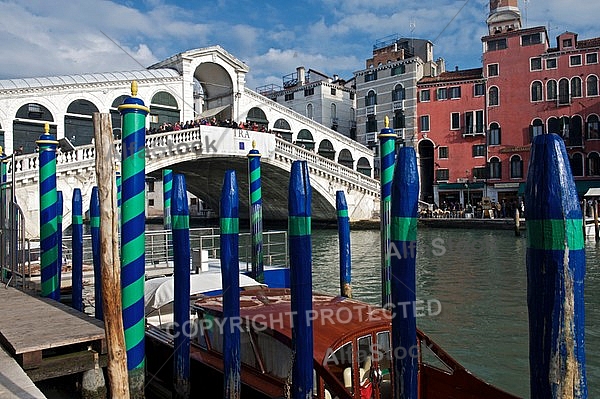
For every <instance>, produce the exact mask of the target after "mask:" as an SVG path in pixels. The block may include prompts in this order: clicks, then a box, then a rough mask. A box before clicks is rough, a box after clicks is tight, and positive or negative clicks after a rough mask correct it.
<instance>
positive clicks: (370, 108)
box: [366, 105, 377, 116]
mask: <svg viewBox="0 0 600 399" xmlns="http://www.w3.org/2000/svg"><path fill="white" fill-rule="evenodd" d="M366 114H367V116H369V115H375V114H377V105H367V113H366Z"/></svg>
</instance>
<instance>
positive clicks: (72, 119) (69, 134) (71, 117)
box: [65, 99, 98, 146]
mask: <svg viewBox="0 0 600 399" xmlns="http://www.w3.org/2000/svg"><path fill="white" fill-rule="evenodd" d="M94 112H98V107H96V106H95V105H94V104H93V103H91V102H90V101H88V100H83V99H81V100H75V101H73V102H72V103H71V104H69V106H68V107H67V114H66V115H65V138H67V139H68V140H69V141H71V144H73V145H76V146H77V145H85V144H90V143H91V142H92V138H93V137H94V123H93V122H92V114H93V113H94Z"/></svg>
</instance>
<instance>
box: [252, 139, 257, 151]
mask: <svg viewBox="0 0 600 399" xmlns="http://www.w3.org/2000/svg"><path fill="white" fill-rule="evenodd" d="M252 149H253V150H255V149H256V140H252Z"/></svg>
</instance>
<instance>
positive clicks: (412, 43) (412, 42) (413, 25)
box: [408, 18, 417, 56]
mask: <svg viewBox="0 0 600 399" xmlns="http://www.w3.org/2000/svg"><path fill="white" fill-rule="evenodd" d="M408 27H409V29H410V47H411V48H412V52H413V56H415V55H416V54H414V52H415V35H414V32H415V28H416V27H417V22H416V21H415V19H414V18H411V19H410V22H409V23H408Z"/></svg>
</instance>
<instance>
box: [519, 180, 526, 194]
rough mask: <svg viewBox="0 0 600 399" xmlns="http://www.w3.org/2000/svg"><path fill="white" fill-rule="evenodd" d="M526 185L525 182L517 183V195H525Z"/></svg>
mask: <svg viewBox="0 0 600 399" xmlns="http://www.w3.org/2000/svg"><path fill="white" fill-rule="evenodd" d="M526 187H527V183H520V184H519V191H517V195H525V188H526Z"/></svg>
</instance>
